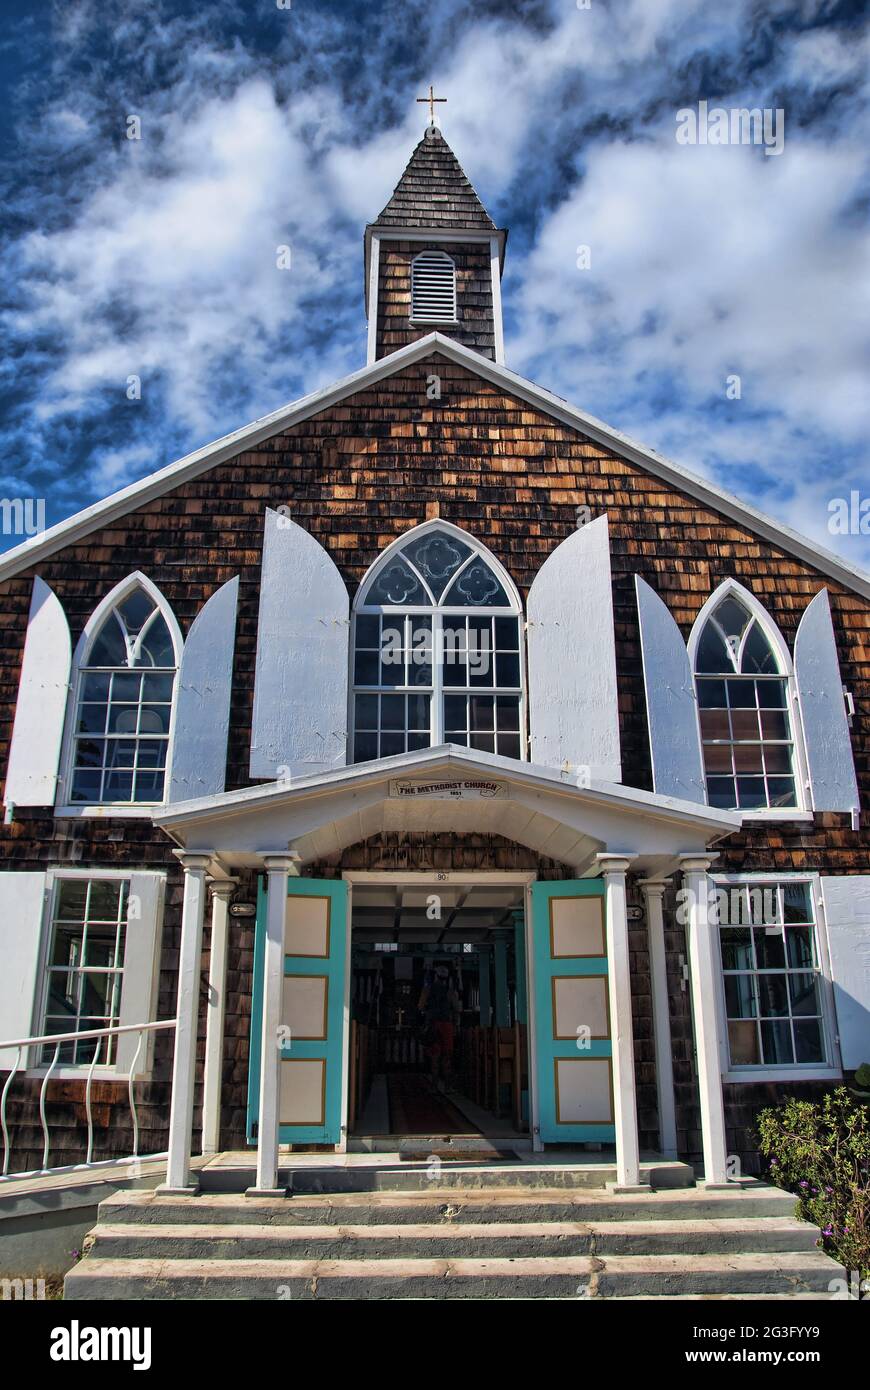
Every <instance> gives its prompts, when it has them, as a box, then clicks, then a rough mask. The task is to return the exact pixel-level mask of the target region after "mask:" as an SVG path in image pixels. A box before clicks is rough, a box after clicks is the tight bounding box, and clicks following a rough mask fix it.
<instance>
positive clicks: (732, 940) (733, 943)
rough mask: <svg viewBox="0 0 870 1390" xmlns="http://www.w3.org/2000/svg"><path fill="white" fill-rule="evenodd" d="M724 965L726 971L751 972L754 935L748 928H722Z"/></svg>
mask: <svg viewBox="0 0 870 1390" xmlns="http://www.w3.org/2000/svg"><path fill="white" fill-rule="evenodd" d="M720 938H721V946H722V965H723V968H724V969H725V970H751V969H752V966H753V959H752V933H751V932H750V930H749V928H748V927H722V929H721V932H720Z"/></svg>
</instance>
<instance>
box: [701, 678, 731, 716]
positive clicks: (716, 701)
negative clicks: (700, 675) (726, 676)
mask: <svg viewBox="0 0 870 1390" xmlns="http://www.w3.org/2000/svg"><path fill="white" fill-rule="evenodd" d="M698 704H699V705H700V706H701V708H702V709H724V708H725V705H726V704H727V701H726V698H725V682H724V681H711V680H699V681H698Z"/></svg>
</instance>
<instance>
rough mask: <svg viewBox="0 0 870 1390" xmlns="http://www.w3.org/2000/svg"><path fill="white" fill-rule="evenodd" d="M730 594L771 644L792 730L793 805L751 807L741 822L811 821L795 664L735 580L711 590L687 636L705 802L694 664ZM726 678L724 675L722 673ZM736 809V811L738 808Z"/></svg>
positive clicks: (762, 613) (756, 602)
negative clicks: (709, 625) (706, 632)
mask: <svg viewBox="0 0 870 1390" xmlns="http://www.w3.org/2000/svg"><path fill="white" fill-rule="evenodd" d="M729 594H733V596H734V598H735V599H737V601H738V602H739V603H742V604H743V606H744V607H745V608H748V609H749V612H750V613H751V614H752V616H753V618H755V619H756V621H757V622H758V624H759V626H760V628H761V630H762V632H763V633H764V634H765V636H766V637H767V639H768V641H769V642H770V644H771V646H772V648H773V651H774V654H775V656H776V657H777V659H778V661H779V664H780V675H781V676H782V677H784V679H785V682H786V687H785V688H786V701H787V706H788V717H789V723H790V727H791V743H792V748H793V766H794V784H795V798H796V802H797V804H796V805H795V806H768V807H753V808H752V809H750V810H747V811H741V812H740V814H741V815H742V816H743V822H744V824H746V823H747V822H751V821H809V822H811V821H812V820H813V812H812V809H811V805H810V799H809V798H810V790H809V768H808V764H807V756H806V749H805V747H804V733H803V724H802V722H801V716H800V704H799V701H798V688H797V680H796V679H795V673H794V662H793V661H792V657H791V652H790V651H789V649H788V646H787V644H786V641H785V638H784V637H783V635H782V633H781V632H780V630H779V628H778V627H777V625H776V623H775V622H774V620H773V618H772V617H771V616H770V614H769V613H768V611H767V609H766V608H765V607H764V604H763V603H760V602H759V600H758V599H757V598H756V597H755V595H754V594H753V593H750V591H749V589H746V588H744V587H743V585H742V584H740V583H738V581H737V580H736V579H725V580H723V582H722V583H721V584H720V585H719V586H718V587H717V588H716V589H714V590H713V592H712V594H711V595H710V597H709V598H708V599H707V601H706V603H705V604H704V606H703V608H702V609H701V611H700V613H699V614H698V616H697V618H696V619H695V621H694V623H693V625H692V631H691V633H690V634H689V642H688V653H689V662H690V665H691V671H692V688H693V690H694V694H695V721H696V725H697V730H698V746H699V748H700V749H701V763H702V768H703V774H704V801H705V804H707V805H709V804H710V803H709V798H708V795H707V766H706V763H705V761H704V740H703V736H702V733H701V711H700V706H699V704H698V672H697V670H696V669H695V663H696V660H697V655H698V644H699V642H700V640H701V635H702V633H703V631H704V628H705V627H706V625H707V619H708V618H709V617H711V615H712V614H713V613H714V612H715V610H716V609H717V608H718V607H719V604H720V603H722V601H723V599H725V598H727V597H728V595H729ZM734 674H735V677H737V678H739V673H738V672H735V673H734ZM725 678H726V679H727V673H725ZM747 679H750V677H748V676H747ZM734 809H735V810H737V809H739V808H737V807H735V808H734Z"/></svg>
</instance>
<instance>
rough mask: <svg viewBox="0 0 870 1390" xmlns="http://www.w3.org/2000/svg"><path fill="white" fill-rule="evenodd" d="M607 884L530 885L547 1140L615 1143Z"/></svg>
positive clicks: (541, 1118)
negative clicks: (605, 898)
mask: <svg viewBox="0 0 870 1390" xmlns="http://www.w3.org/2000/svg"><path fill="white" fill-rule="evenodd" d="M604 913H605V903H604V884H603V883H602V882H600V881H599V880H597V879H569V880H562V881H559V882H548V883H541V882H539V883H534V884H533V885H532V941H533V947H532V950H533V958H534V973H535V1020H534V1027H535V1048H536V1065H535V1070H536V1079H537V1084H538V1116H539V1124H540V1138H541V1139H542V1140H543V1141H544V1143H547V1144H552V1143H566V1142H568V1143H576V1142H578V1141H579V1142H583V1141H587V1142H594V1143H605V1144H606V1143H611V1144H613V1143H615V1142H616V1133H615V1130H614V1124H613V1073H612V1063H611V1055H612V1049H611V1041H610V1002H609V997H608V980H607V932H606V927H605V917H604Z"/></svg>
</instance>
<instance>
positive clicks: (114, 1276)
mask: <svg viewBox="0 0 870 1390" xmlns="http://www.w3.org/2000/svg"><path fill="white" fill-rule="evenodd" d="M838 1278H842V1271H841V1269H840V1267H839V1266H838V1265H836V1264H834V1262H833V1261H832V1260H829V1259H828V1258H827V1256H825V1255H822V1254H820V1253H818V1252H809V1251H807V1252H804V1253H800V1254H795V1253H787V1252H786V1253H781V1254H777V1255H774V1256H771V1254H770V1253H766V1254H761V1255H758V1254H719V1255H640V1256H638V1255H622V1256H620V1255H611V1256H607V1257H605V1258H601V1257H598V1256H589V1255H575V1256H561V1257H555V1258H554V1257H547V1256H543V1257H531V1258H526V1257H522V1258H518V1259H512V1260H511V1259H465V1258H462V1259H396V1260H366V1259H359V1260H327V1259H320V1260H316V1259H315V1260H284V1259H275V1260H259V1259H258V1260H211V1259H210V1260H201V1261H200V1260H173V1259H167V1260H160V1259H136V1260H130V1259H99V1258H92V1257H91V1256H88V1257H86V1258H85V1259H84V1260H83V1261H82V1262H81V1263H80V1264H78V1265H76V1266H75V1268H73V1269H72V1270H71V1271H70V1273H69V1274H68V1275H67V1277H66V1286H65V1298H66V1299H71V1300H77V1299H86V1300H146V1301H151V1300H156V1299H224V1300H226V1299H233V1300H240V1299H241V1300H245V1299H258V1300H262V1299H269V1298H274V1299H276V1300H287V1299H297V1300H299V1299H302V1300H306V1301H310V1300H315V1299H321V1300H323V1299H326V1300H383V1299H403V1300H404V1299H492V1298H511V1299H513V1298H524V1299H527V1298H560V1299H566V1298H618V1297H625V1296H632V1295H634V1296H637V1295H644V1296H662V1295H667V1296H673V1295H679V1294H693V1295H696V1296H707V1295H711V1294H735V1295H737V1294H747V1293H764V1294H794V1293H812V1292H817V1293H819V1294H821V1295H824V1294H825V1293H827V1292H828V1291H829V1288H830V1285H831V1281H832V1280H834V1279H838Z"/></svg>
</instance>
